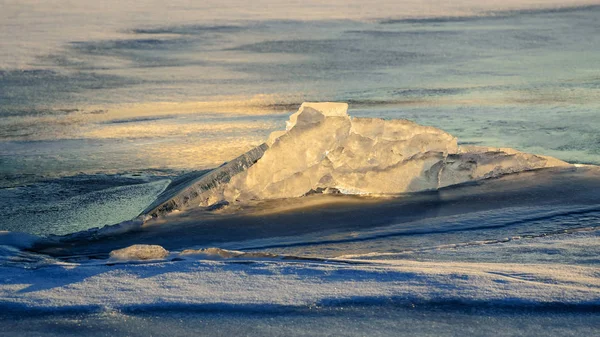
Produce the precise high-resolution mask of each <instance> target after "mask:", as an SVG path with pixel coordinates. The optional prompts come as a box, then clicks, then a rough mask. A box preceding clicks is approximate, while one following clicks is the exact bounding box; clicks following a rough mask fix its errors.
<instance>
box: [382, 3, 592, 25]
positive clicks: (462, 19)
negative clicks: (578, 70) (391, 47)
mask: <svg viewBox="0 0 600 337" xmlns="http://www.w3.org/2000/svg"><path fill="white" fill-rule="evenodd" d="M597 11H600V5H587V6H567V7H557V8H534V9H521V10H507V11H495V12H487V13H484V14H482V15H473V16H441V17H430V18H413V19H387V20H382V21H380V22H379V23H380V24H397V23H406V24H445V23H468V22H474V21H500V20H505V19H509V18H515V17H519V16H538V15H541V16H546V15H551V14H571V13H579V12H597Z"/></svg>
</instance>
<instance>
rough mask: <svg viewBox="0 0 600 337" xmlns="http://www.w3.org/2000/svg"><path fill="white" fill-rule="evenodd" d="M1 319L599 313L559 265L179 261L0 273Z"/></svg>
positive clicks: (577, 269)
mask: <svg viewBox="0 0 600 337" xmlns="http://www.w3.org/2000/svg"><path fill="white" fill-rule="evenodd" d="M0 277H1V278H2V279H3V282H2V283H1V284H0V298H1V299H2V302H0V306H1V307H3V309H4V310H10V309H11V308H12V309H14V310H16V309H25V310H30V309H40V310H53V309H56V308H62V309H76V310H98V309H120V308H121V309H127V308H128V309H131V308H135V307H138V308H153V307H154V308H156V307H163V308H168V307H170V306H174V307H178V308H181V307H182V306H192V307H193V306H213V307H215V308H218V307H219V306H240V307H244V306H256V307H257V308H260V307H265V306H266V307H272V306H312V305H337V304H340V303H346V302H349V303H379V302H389V301H396V302H398V303H405V304H410V303H422V302H425V303H427V302H434V303H444V302H449V303H456V302H458V303H467V304H469V303H471V304H477V303H480V302H485V303H486V304H505V305H553V304H557V303H558V304H561V305H599V304H600V279H599V278H598V268H593V267H586V266H567V265H562V264H543V265H536V264H495V263H458V262H456V263H454V262H445V263H439V262H415V261H402V260H398V261H368V262H367V261H361V260H338V261H329V262H324V261H297V260H296V261H281V260H278V261H275V260H273V261H270V260H252V259H247V260H245V261H240V260H239V259H235V261H234V260H231V261H230V260H224V261H208V260H195V259H189V260H188V259H184V260H174V261H169V262H154V263H144V264H139V263H136V264H116V265H105V264H95V265H94V264H87V265H86V264H62V265H49V266H47V267H42V268H39V269H37V270H31V269H25V268H15V267H0Z"/></svg>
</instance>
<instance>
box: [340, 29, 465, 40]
mask: <svg viewBox="0 0 600 337" xmlns="http://www.w3.org/2000/svg"><path fill="white" fill-rule="evenodd" d="M344 33H346V34H355V35H366V36H369V37H376V38H380V37H384V38H424V37H430V36H443V37H449V36H451V35H457V34H460V33H459V32H458V31H452V30H403V31H390V30H347V31H345V32H344Z"/></svg>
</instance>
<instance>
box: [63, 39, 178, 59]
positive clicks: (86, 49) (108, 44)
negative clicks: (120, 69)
mask: <svg viewBox="0 0 600 337" xmlns="http://www.w3.org/2000/svg"><path fill="white" fill-rule="evenodd" d="M188 44H189V40H187V39H183V38H171V39H127V40H104V41H74V42H71V43H70V46H71V48H72V49H74V50H77V51H79V52H81V53H85V54H89V55H107V54H110V53H111V52H115V51H117V50H143V51H151V50H173V49H177V48H183V47H185V46H186V45H188Z"/></svg>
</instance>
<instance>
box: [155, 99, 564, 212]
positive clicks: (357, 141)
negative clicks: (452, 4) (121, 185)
mask: <svg viewBox="0 0 600 337" xmlns="http://www.w3.org/2000/svg"><path fill="white" fill-rule="evenodd" d="M347 109H348V105H347V104H346V103H331V102H328V103H303V104H302V106H301V107H300V109H299V110H298V112H296V113H294V114H292V115H291V116H290V119H289V121H288V122H287V123H286V130H285V131H277V132H274V133H272V134H271V135H270V137H269V139H268V140H267V142H266V143H264V144H262V145H261V146H260V147H257V148H256V149H254V150H252V151H250V152H248V153H246V154H244V155H242V156H241V157H239V158H237V159H235V160H233V161H232V162H230V163H228V164H226V165H225V166H222V167H220V168H218V169H216V170H214V171H213V172H211V173H209V174H207V175H205V176H203V177H201V178H200V179H198V180H197V181H194V182H193V183H192V184H190V185H189V186H186V187H185V188H183V189H179V191H180V192H179V193H173V194H172V195H171V196H170V199H168V200H162V201H161V202H160V203H159V204H160V205H159V206H158V207H156V203H155V205H154V206H153V207H154V209H152V210H149V213H148V214H152V215H153V216H156V215H160V214H163V213H166V212H169V211H170V210H172V209H178V208H182V207H185V206H186V205H194V204H195V205H200V206H210V205H212V204H214V203H218V202H223V203H224V204H230V203H236V202H242V203H244V202H247V201H250V200H264V199H280V198H294V197H301V196H304V195H307V194H312V193H315V192H318V191H338V192H341V193H346V194H368V195H389V194H400V193H406V192H419V191H426V190H435V189H438V188H442V187H446V186H450V185H455V184H460V183H464V182H469V181H474V180H480V179H487V178H492V177H498V176H501V175H504V174H510V173H515V172H522V171H528V170H535V169H541V168H547V167H555V166H568V165H569V164H568V163H565V162H563V161H561V160H558V159H555V158H551V157H546V156H539V155H533V154H527V153H522V152H519V151H516V150H513V149H507V148H486V147H477V146H460V147H459V146H458V143H457V139H456V138H455V137H454V136H452V135H450V134H448V133H447V132H445V131H443V130H440V129H437V128H434V127H431V126H423V125H419V124H416V123H414V122H411V121H407V120H383V119H377V118H352V117H350V116H349V115H348V114H347Z"/></svg>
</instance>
